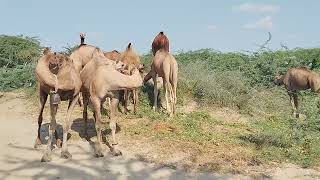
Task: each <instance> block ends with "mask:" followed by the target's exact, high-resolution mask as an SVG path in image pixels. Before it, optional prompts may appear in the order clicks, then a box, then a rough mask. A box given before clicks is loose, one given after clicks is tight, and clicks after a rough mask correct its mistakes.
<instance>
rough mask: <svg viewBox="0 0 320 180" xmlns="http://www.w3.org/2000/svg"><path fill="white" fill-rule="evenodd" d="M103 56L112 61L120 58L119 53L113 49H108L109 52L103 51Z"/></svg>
mask: <svg viewBox="0 0 320 180" xmlns="http://www.w3.org/2000/svg"><path fill="white" fill-rule="evenodd" d="M103 54H104V56H105V57H106V58H108V59H111V60H113V61H116V60H118V59H119V58H120V55H121V54H120V53H119V52H118V51H117V50H113V51H110V52H104V53H103Z"/></svg>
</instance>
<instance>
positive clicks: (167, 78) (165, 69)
mask: <svg viewBox="0 0 320 180" xmlns="http://www.w3.org/2000/svg"><path fill="white" fill-rule="evenodd" d="M157 76H160V77H162V80H163V87H164V90H165V96H166V103H167V107H166V108H167V111H168V113H169V114H170V116H172V115H174V114H175V111H176V102H177V83H178V64H177V61H176V59H175V58H174V57H173V56H172V55H171V54H170V53H168V52H166V51H165V50H163V49H161V50H159V51H157V53H156V55H155V57H154V59H153V62H152V65H151V70H150V72H149V73H148V74H147V75H146V76H145V78H144V80H143V82H144V83H146V82H147V81H148V80H149V79H151V78H152V79H153V83H154V104H153V109H154V110H155V109H156V106H157V99H158V88H157ZM168 91H169V95H170V103H171V105H169V97H168Z"/></svg>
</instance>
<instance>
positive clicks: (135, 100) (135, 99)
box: [132, 89, 139, 114]
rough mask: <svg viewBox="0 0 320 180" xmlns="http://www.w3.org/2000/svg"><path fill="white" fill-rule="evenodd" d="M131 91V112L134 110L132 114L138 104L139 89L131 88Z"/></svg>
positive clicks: (135, 111)
mask: <svg viewBox="0 0 320 180" xmlns="http://www.w3.org/2000/svg"><path fill="white" fill-rule="evenodd" d="M132 92H133V112H134V114H136V113H137V107H138V105H139V90H138V89H134V90H132Z"/></svg>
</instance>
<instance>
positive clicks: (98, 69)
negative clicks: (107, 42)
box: [80, 56, 142, 157]
mask: <svg viewBox="0 0 320 180" xmlns="http://www.w3.org/2000/svg"><path fill="white" fill-rule="evenodd" d="M102 62H104V63H102ZM80 76H81V80H82V82H83V86H82V90H81V91H82V95H83V105H84V107H85V109H84V112H83V118H84V120H85V123H87V119H88V117H87V112H86V110H87V106H88V103H89V98H90V101H91V103H92V105H93V108H94V118H95V123H96V125H95V126H96V131H97V140H98V141H97V142H96V144H95V154H96V156H97V157H102V156H103V154H102V149H101V143H102V136H101V131H102V128H103V123H104V122H103V121H102V119H101V112H100V108H101V103H102V102H103V101H104V100H105V98H106V97H110V98H111V99H112V100H111V108H110V129H111V134H112V140H113V143H110V144H112V149H111V152H112V154H113V155H120V154H121V151H120V150H119V149H118V148H117V144H118V143H117V140H116V135H115V133H116V120H115V118H114V112H115V110H116V107H117V105H118V102H119V90H124V89H134V88H138V87H141V86H142V78H141V76H140V73H139V71H138V70H137V69H136V70H134V71H133V74H132V75H131V76H127V75H124V74H122V73H120V72H119V71H118V70H117V64H116V63H115V62H114V61H111V60H108V59H107V58H105V57H101V56H100V57H99V56H97V57H95V58H94V59H93V60H92V61H90V62H89V63H87V65H86V66H85V67H84V68H83V70H82V71H81V75H80ZM85 128H86V129H85V131H87V125H85Z"/></svg>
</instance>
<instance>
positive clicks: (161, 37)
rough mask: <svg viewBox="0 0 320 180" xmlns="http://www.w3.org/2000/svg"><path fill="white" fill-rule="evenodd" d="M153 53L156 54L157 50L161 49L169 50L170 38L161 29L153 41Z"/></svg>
mask: <svg viewBox="0 0 320 180" xmlns="http://www.w3.org/2000/svg"><path fill="white" fill-rule="evenodd" d="M151 47H152V53H153V55H154V56H155V54H156V52H157V51H158V50H159V49H164V50H165V51H167V52H169V39H168V38H167V36H166V35H165V34H164V33H163V32H162V31H161V32H160V33H159V34H158V35H157V36H156V37H155V38H154V40H153V42H152V45H151Z"/></svg>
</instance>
